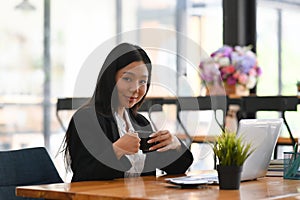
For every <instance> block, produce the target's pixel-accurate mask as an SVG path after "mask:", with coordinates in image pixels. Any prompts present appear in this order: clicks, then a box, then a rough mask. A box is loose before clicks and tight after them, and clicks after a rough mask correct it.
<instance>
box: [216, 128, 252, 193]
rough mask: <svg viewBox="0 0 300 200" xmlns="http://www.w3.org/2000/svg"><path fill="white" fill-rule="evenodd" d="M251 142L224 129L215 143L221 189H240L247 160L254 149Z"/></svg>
mask: <svg viewBox="0 0 300 200" xmlns="http://www.w3.org/2000/svg"><path fill="white" fill-rule="evenodd" d="M251 146H252V145H251V143H245V142H243V139H242V138H241V137H238V136H237V135H236V133H234V132H228V131H226V130H225V131H223V132H222V134H221V135H219V136H217V138H216V140H215V142H214V143H213V151H214V153H215V155H216V157H217V159H218V161H219V163H218V165H217V171H218V177H219V187H220V189H239V187H240V180H241V172H242V169H243V164H244V162H245V160H246V159H247V158H248V157H249V156H250V154H251V153H252V152H253V151H254V149H252V148H251Z"/></svg>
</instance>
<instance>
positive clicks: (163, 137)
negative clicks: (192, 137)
mask: <svg viewBox="0 0 300 200" xmlns="http://www.w3.org/2000/svg"><path fill="white" fill-rule="evenodd" d="M150 137H151V139H150V140H148V143H158V144H156V145H154V146H152V147H151V148H150V149H149V150H150V151H152V150H157V151H161V152H163V151H167V150H169V149H177V148H180V147H181V143H180V142H179V140H178V138H177V137H176V136H175V135H172V134H171V133H170V132H169V131H168V130H161V131H158V132H156V133H153V134H151V135H150Z"/></svg>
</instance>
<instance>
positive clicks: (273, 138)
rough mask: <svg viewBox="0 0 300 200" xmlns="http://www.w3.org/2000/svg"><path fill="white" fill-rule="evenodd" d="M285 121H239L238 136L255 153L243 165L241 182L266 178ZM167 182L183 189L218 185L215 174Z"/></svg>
mask: <svg viewBox="0 0 300 200" xmlns="http://www.w3.org/2000/svg"><path fill="white" fill-rule="evenodd" d="M282 125H283V120H282V119H281V118H280V119H242V120H240V121H239V128H238V131H237V135H238V136H241V137H243V141H244V142H246V143H249V142H251V143H252V148H255V150H254V152H253V153H252V154H251V155H250V156H249V157H248V158H247V159H246V161H245V162H244V164H243V170H242V174H241V181H248V180H255V179H257V178H260V177H264V176H266V173H267V171H268V167H269V163H270V161H271V157H272V153H273V151H274V148H275V145H276V142H277V139H278V136H279V134H280V132H281V129H282ZM166 180H167V181H169V182H170V183H173V184H177V185H181V186H183V187H191V186H197V185H201V184H207V183H214V184H217V183H218V175H217V173H216V171H215V172H210V173H207V174H200V175H192V176H185V177H178V178H167V179H166Z"/></svg>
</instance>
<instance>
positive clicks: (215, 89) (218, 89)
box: [206, 83, 225, 96]
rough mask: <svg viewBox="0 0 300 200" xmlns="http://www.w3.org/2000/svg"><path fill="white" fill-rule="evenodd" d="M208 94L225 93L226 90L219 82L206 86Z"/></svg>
mask: <svg viewBox="0 0 300 200" xmlns="http://www.w3.org/2000/svg"><path fill="white" fill-rule="evenodd" d="M206 95H207V96H210V95H225V91H224V89H223V87H222V85H221V84H219V83H214V84H208V85H207V86H206Z"/></svg>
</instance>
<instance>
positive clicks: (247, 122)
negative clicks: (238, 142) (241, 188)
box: [238, 119, 283, 181]
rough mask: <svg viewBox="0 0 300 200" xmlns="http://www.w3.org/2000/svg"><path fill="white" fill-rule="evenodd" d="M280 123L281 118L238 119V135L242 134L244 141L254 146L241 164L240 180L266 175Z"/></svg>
mask: <svg viewBox="0 0 300 200" xmlns="http://www.w3.org/2000/svg"><path fill="white" fill-rule="evenodd" d="M282 125H283V120H282V119H243V120H240V122H239V128H238V136H242V137H243V138H244V140H245V142H251V143H252V145H253V147H252V148H255V151H254V152H253V153H252V154H251V155H250V156H249V157H248V158H247V160H246V161H245V163H244V165H243V171H242V175H241V180H242V181H245V180H253V179H257V178H260V177H264V176H265V175H266V173H267V171H268V166H269V164H270V161H271V157H272V153H273V151H274V148H275V145H276V142H277V139H278V136H279V135H280V132H281V129H282Z"/></svg>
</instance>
